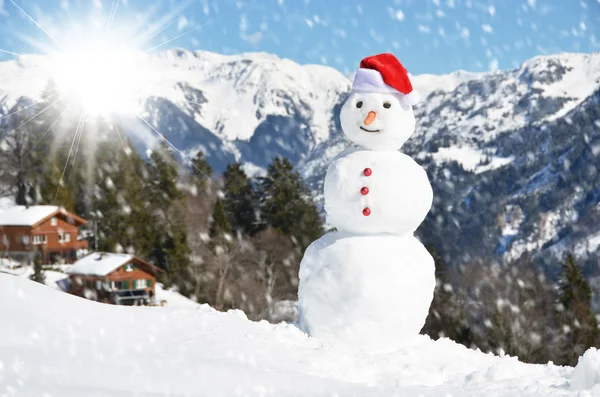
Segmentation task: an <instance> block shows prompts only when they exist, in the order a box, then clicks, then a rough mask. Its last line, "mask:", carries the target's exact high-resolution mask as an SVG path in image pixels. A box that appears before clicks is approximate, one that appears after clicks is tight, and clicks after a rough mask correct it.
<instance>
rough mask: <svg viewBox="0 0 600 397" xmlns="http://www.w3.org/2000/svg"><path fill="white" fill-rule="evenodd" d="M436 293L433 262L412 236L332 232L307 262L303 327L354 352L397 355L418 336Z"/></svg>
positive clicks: (303, 279) (301, 306) (301, 296)
mask: <svg viewBox="0 0 600 397" xmlns="http://www.w3.org/2000/svg"><path fill="white" fill-rule="evenodd" d="M434 289H435V266H434V262H433V258H432V257H431V255H429V253H428V252H427V250H426V249H425V247H423V245H422V244H421V243H420V242H419V241H418V240H417V239H416V238H414V237H413V236H412V234H407V235H404V236H395V235H384V234H381V235H375V236H361V235H352V234H348V233H340V232H332V233H328V234H326V235H325V236H323V237H321V238H320V239H319V240H317V241H315V242H314V243H313V244H311V245H310V246H309V247H308V249H307V250H306V253H305V254H304V258H303V259H302V263H301V264H300V285H299V288H298V309H299V323H300V327H301V329H303V330H304V331H306V332H307V333H308V334H309V335H311V336H316V337H319V338H322V339H323V340H328V341H335V342H336V343H337V344H341V345H345V346H348V347H350V348H354V349H365V350H368V351H377V352H381V351H393V350H395V349H397V348H398V347H399V346H403V345H405V344H410V343H412V342H413V340H414V339H415V337H417V336H418V334H419V331H420V330H421V328H423V325H424V324H425V319H426V318H427V314H428V313H429V305H430V304H431V301H432V299H433V291H434Z"/></svg>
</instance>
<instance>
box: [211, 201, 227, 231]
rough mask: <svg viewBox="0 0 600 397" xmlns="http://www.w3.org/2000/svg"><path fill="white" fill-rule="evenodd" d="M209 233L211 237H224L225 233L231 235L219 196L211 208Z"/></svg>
mask: <svg viewBox="0 0 600 397" xmlns="http://www.w3.org/2000/svg"><path fill="white" fill-rule="evenodd" d="M209 235H210V237H211V238H213V239H222V238H226V236H227V235H231V225H230V224H229V220H228V219H227V214H226V212H225V207H224V206H223V201H222V200H221V199H220V198H217V201H216V202H215V206H214V208H213V213H212V222H211V225H210V232H209Z"/></svg>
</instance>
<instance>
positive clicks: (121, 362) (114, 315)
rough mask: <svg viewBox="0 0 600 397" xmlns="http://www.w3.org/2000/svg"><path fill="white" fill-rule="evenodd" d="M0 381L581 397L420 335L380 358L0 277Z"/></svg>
mask: <svg viewBox="0 0 600 397" xmlns="http://www.w3.org/2000/svg"><path fill="white" fill-rule="evenodd" d="M0 285H2V288H0V318H3V319H10V321H2V322H0V357H2V364H0V375H1V378H0V379H1V382H2V384H3V388H4V389H5V390H7V392H8V393H9V395H19V396H40V395H55V396H80V397H84V396H99V395H102V396H126V395H132V394H135V395H137V396H156V395H159V394H160V395H164V396H183V395H185V396H232V395H240V396H335V395H339V396H380V397H383V396H398V395H402V396H415V397H416V396H430V397H443V396H448V395H452V396H481V395H486V396H515V395H519V396H536V397H547V396H584V395H589V396H591V395H595V393H597V392H599V391H600V378H598V373H600V372H599V371H600V352H598V351H597V350H595V349H590V350H589V351H588V352H587V353H586V355H585V356H584V357H583V359H582V360H580V363H579V364H578V366H577V367H576V368H574V369H573V368H571V367H557V366H554V365H552V364H548V365H528V364H523V363H520V362H518V361H517V360H516V359H515V358H511V357H498V356H493V355H490V354H483V353H480V352H478V351H474V350H469V349H467V348H465V347H463V346H460V345H457V344H455V343H453V342H451V341H450V340H447V339H441V340H439V341H436V342H433V341H431V340H430V339H429V338H427V337H424V336H421V337H419V338H418V339H417V340H415V341H414V342H413V343H411V344H410V345H408V346H406V347H404V348H402V349H401V350H399V351H396V352H394V353H391V354H387V355H369V354H366V353H361V352H350V351H344V350H340V349H339V348H337V347H335V346H329V345H324V344H323V343H321V342H320V341H319V340H316V339H314V338H309V337H307V336H306V335H305V334H303V333H302V332H300V331H299V330H298V329H297V328H295V327H294V326H292V325H288V324H284V323H281V324H279V325H271V324H268V323H267V322H265V321H261V322H258V323H257V322H251V321H248V320H247V319H246V318H245V316H244V315H243V313H241V312H239V311H233V312H228V313H219V312H216V311H214V310H212V309H210V308H209V307H207V306H198V307H197V308H189V309H186V308H181V309H170V308H167V307H165V308H161V307H155V308H150V307H123V306H112V305H103V304H99V303H95V302H91V301H87V300H84V299H80V298H77V297H74V296H70V295H67V294H63V293H60V292H58V291H55V290H52V289H50V288H47V287H45V286H42V285H39V284H36V283H34V282H31V281H29V280H26V279H23V278H19V277H14V276H10V275H6V274H0Z"/></svg>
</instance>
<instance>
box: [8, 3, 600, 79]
mask: <svg viewBox="0 0 600 397" xmlns="http://www.w3.org/2000/svg"><path fill="white" fill-rule="evenodd" d="M13 1H14V3H16V4H17V5H18V6H19V7H21V8H22V9H23V10H24V11H25V12H27V13H28V14H29V15H30V16H31V17H32V18H33V19H34V20H35V21H36V22H37V23H38V24H39V25H40V26H41V27H42V28H43V29H44V30H46V31H47V32H48V33H49V35H50V36H52V37H54V39H56V40H57V41H58V42H61V43H62V42H64V41H69V40H72V39H73V36H74V34H73V33H72V31H71V30H69V29H70V27H71V26H72V25H73V24H79V25H80V29H83V30H84V31H85V32H86V35H88V36H89V35H90V34H91V33H90V32H95V33H93V34H94V35H96V36H102V35H103V34H104V32H105V31H106V29H105V28H106V26H107V22H108V20H109V19H110V15H111V9H112V10H114V8H112V7H113V6H114V5H116V3H117V2H118V3H119V4H118V8H117V11H116V14H115V17H114V21H113V22H112V24H111V29H112V30H111V35H112V36H113V38H114V39H116V40H118V41H125V39H126V38H127V37H129V36H131V32H133V31H134V30H135V31H136V32H137V33H138V34H139V35H138V37H141V38H144V39H145V38H147V37H148V36H151V35H153V34H154V33H156V32H157V31H158V30H160V29H161V28H162V27H165V25H168V26H166V28H165V29H164V30H163V31H161V32H160V33H158V34H156V35H155V36H154V37H152V38H151V39H150V40H149V41H148V42H146V43H144V44H143V46H142V47H141V48H143V49H144V50H151V51H161V50H163V49H168V48H173V47H183V48H188V49H203V50H208V51H215V52H219V53H239V52H246V51H266V52H270V53H275V54H277V55H279V56H281V57H286V58H291V59H293V60H294V61H297V62H300V63H319V64H327V65H330V66H333V67H335V68H337V69H339V70H341V71H342V72H345V73H348V72H350V71H351V70H354V69H355V68H356V67H357V66H358V63H359V61H360V59H361V58H363V57H365V56H368V55H372V54H375V53H379V52H387V51H390V52H393V53H394V54H396V55H397V56H398V58H399V59H400V60H401V61H402V62H403V63H404V64H405V66H406V67H407V68H408V69H409V71H410V72H411V73H414V74H420V73H438V74H439V73H448V72H451V71H454V70H457V69H465V70H470V71H485V70H490V69H495V68H499V69H510V68H513V67H516V66H517V65H518V64H520V63H521V62H523V61H524V60H526V59H528V58H531V57H533V56H535V55H539V54H550V53H556V52H563V51H576V52H593V51H600V0H582V1H579V0H495V1H491V0H364V1H363V0H356V1H355V0H190V1H174V0H160V1H159V0H156V1H154V0H151V1H150V0H56V1H50V0H38V1H32V0H13ZM13 1H11V0H0V50H4V51H10V52H14V53H39V52H43V51H45V50H55V49H56V45H55V44H54V41H53V39H50V38H49V36H48V35H46V33H44V32H43V31H42V30H41V29H40V28H38V27H37V26H36V25H35V24H34V23H33V22H32V21H31V20H30V19H28V18H27V16H25V15H24V13H23V12H21V11H20V10H19V9H18V8H17V7H16V6H15V5H14V4H13ZM144 17H146V18H145V19H144ZM169 24H170V25H169ZM136 27H137V29H136ZM80 31H81V30H80ZM67 32H71V33H67ZM119 34H121V35H122V37H119V36H118V35H119ZM144 34H145V35H146V36H144ZM180 35H181V37H179V38H177V36H180ZM75 36H77V35H76V34H75ZM84 36H85V35H84ZM82 37H83V36H82ZM172 39H174V40H172ZM170 40H172V41H170ZM138 42H139V39H138ZM165 42H167V43H166V44H164V45H161V44H163V43H165ZM153 47H156V48H153ZM14 57H15V56H14V55H13V54H9V53H6V52H0V60H6V59H11V58H14Z"/></svg>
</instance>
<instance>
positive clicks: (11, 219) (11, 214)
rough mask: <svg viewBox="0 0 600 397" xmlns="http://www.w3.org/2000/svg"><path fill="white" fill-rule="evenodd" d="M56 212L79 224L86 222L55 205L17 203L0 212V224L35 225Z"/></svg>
mask: <svg viewBox="0 0 600 397" xmlns="http://www.w3.org/2000/svg"><path fill="white" fill-rule="evenodd" d="M56 214H63V215H65V216H67V217H70V218H73V220H74V221H75V222H77V223H80V224H86V223H87V222H86V221H85V220H84V219H82V218H80V217H78V216H77V215H74V214H71V213H70V212H68V211H66V210H65V209H64V208H60V207H57V206H55V205H33V206H31V207H25V206H22V205H17V206H15V207H12V208H9V209H7V210H6V211H4V212H1V213H0V226H35V225H37V224H39V223H41V222H43V221H45V220H46V219H48V218H50V217H51V216H54V215H56Z"/></svg>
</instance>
